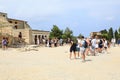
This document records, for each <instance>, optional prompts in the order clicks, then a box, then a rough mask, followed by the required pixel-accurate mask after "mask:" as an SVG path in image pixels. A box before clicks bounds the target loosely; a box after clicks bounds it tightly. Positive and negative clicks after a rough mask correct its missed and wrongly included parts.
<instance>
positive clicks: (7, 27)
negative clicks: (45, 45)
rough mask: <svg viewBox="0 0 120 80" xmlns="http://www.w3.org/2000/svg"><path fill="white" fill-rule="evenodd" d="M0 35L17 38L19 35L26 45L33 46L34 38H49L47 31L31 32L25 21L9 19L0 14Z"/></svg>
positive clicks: (5, 15) (4, 14)
mask: <svg viewBox="0 0 120 80" xmlns="http://www.w3.org/2000/svg"><path fill="white" fill-rule="evenodd" d="M0 33H1V34H2V35H7V34H9V35H12V36H13V37H18V36H19V34H20V33H21V35H22V38H23V39H25V42H26V43H28V44H34V38H35V36H38V35H39V36H45V35H46V36H47V38H48V37H49V31H40V30H32V28H31V27H30V26H29V24H28V23H27V21H24V20H17V19H11V18H8V17H7V13H1V12H0Z"/></svg>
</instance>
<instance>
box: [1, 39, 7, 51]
mask: <svg viewBox="0 0 120 80" xmlns="http://www.w3.org/2000/svg"><path fill="white" fill-rule="evenodd" d="M6 47H7V40H6V38H5V37H3V39H2V49H3V50H6Z"/></svg>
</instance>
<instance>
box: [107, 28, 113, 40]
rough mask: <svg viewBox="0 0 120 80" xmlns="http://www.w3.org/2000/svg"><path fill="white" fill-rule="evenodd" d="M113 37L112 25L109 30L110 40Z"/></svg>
mask: <svg viewBox="0 0 120 80" xmlns="http://www.w3.org/2000/svg"><path fill="white" fill-rule="evenodd" d="M112 38H113V28H112V27H111V28H110V29H109V32H108V39H109V41H111V39H112Z"/></svg>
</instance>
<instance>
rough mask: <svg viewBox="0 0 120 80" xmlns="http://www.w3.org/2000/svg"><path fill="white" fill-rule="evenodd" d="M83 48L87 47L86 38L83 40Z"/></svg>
mask: <svg viewBox="0 0 120 80" xmlns="http://www.w3.org/2000/svg"><path fill="white" fill-rule="evenodd" d="M83 46H84V48H87V47H88V43H87V42H86V40H84V45H83Z"/></svg>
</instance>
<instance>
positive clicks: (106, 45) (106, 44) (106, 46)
mask: <svg viewBox="0 0 120 80" xmlns="http://www.w3.org/2000/svg"><path fill="white" fill-rule="evenodd" d="M103 41H104V49H105V53H108V51H107V48H108V41H107V40H106V38H104V40H103Z"/></svg>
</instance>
